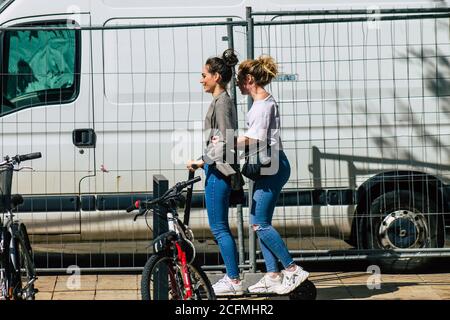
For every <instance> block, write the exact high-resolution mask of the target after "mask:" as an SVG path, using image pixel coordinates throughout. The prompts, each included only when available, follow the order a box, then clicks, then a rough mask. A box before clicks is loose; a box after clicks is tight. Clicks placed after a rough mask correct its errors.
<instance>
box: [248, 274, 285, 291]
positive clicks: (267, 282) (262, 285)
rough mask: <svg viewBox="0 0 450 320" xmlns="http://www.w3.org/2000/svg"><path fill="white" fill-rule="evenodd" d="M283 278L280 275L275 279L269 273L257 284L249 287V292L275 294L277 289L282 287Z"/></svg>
mask: <svg viewBox="0 0 450 320" xmlns="http://www.w3.org/2000/svg"><path fill="white" fill-rule="evenodd" d="M281 284H282V278H281V276H280V275H277V276H276V277H275V278H272V277H271V276H270V275H269V274H268V273H266V274H265V275H264V277H262V278H261V279H260V280H259V281H258V282H257V283H255V284H254V285H252V286H250V287H248V289H247V290H248V292H251V293H273V292H275V293H276V292H277V291H276V288H277V287H278V286H281Z"/></svg>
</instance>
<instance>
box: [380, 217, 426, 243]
mask: <svg viewBox="0 0 450 320" xmlns="http://www.w3.org/2000/svg"><path fill="white" fill-rule="evenodd" d="M378 236H379V240H380V244H381V246H382V247H383V248H384V249H408V248H423V247H425V246H426V245H427V239H428V228H427V221H426V218H425V216H424V215H423V214H422V213H417V212H413V211H409V210H397V211H394V212H391V213H390V214H389V215H387V216H386V217H385V218H384V219H383V221H382V222H381V224H380V228H379V233H378Z"/></svg>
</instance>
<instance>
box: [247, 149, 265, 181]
mask: <svg viewBox="0 0 450 320" xmlns="http://www.w3.org/2000/svg"><path fill="white" fill-rule="evenodd" d="M261 151H262V150H258V151H257V152H255V153H253V154H251V155H249V154H248V153H247V155H246V156H245V163H244V165H243V166H242V170H241V173H242V175H243V176H245V177H247V178H249V179H251V180H253V181H256V180H258V179H260V178H261V177H262V175H261V168H267V167H270V165H271V160H270V158H271V150H270V145H269V144H267V156H268V157H269V161H265V163H262V162H261Z"/></svg>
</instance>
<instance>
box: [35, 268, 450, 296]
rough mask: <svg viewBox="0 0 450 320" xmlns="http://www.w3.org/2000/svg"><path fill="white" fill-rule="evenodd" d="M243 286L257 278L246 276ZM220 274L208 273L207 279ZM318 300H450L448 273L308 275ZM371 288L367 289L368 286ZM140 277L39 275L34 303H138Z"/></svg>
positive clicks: (217, 276) (322, 273)
mask: <svg viewBox="0 0 450 320" xmlns="http://www.w3.org/2000/svg"><path fill="white" fill-rule="evenodd" d="M246 276H247V277H246V278H245V279H246V282H249V283H247V285H250V284H252V283H251V281H254V280H255V279H257V277H258V276H259V275H254V274H253V275H246ZM219 277H220V275H217V274H212V275H211V280H212V281H213V282H214V280H215V279H217V278H219ZM309 279H310V280H311V281H312V282H313V283H314V284H315V285H316V288H317V299H318V300H368V299H376V300H380V299H381V300H425V299H426V300H447V299H448V300H450V273H438V274H408V275H396V274H386V275H381V282H380V283H379V286H378V288H377V282H376V278H374V277H373V276H372V275H371V274H368V273H364V272H311V275H310V278H309ZM368 284H369V286H371V287H375V288H374V289H372V290H371V289H369V287H368ZM140 287H141V276H140V275H81V276H80V278H79V281H77V278H75V277H74V276H69V275H62V276H61V275H59V276H39V279H38V280H37V281H36V288H38V289H39V293H38V294H37V295H36V299H37V300H140V298H141V297H140Z"/></svg>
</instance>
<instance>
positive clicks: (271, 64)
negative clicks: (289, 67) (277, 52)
mask: <svg viewBox="0 0 450 320" xmlns="http://www.w3.org/2000/svg"><path fill="white" fill-rule="evenodd" d="M256 61H257V62H258V63H259V64H260V65H261V67H262V68H263V69H264V71H265V72H267V73H268V74H269V75H270V76H271V77H273V78H275V77H276V76H277V74H278V67H277V64H276V62H275V60H274V59H273V58H272V57H271V56H268V55H262V56H260V57H259V58H258V59H256Z"/></svg>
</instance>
